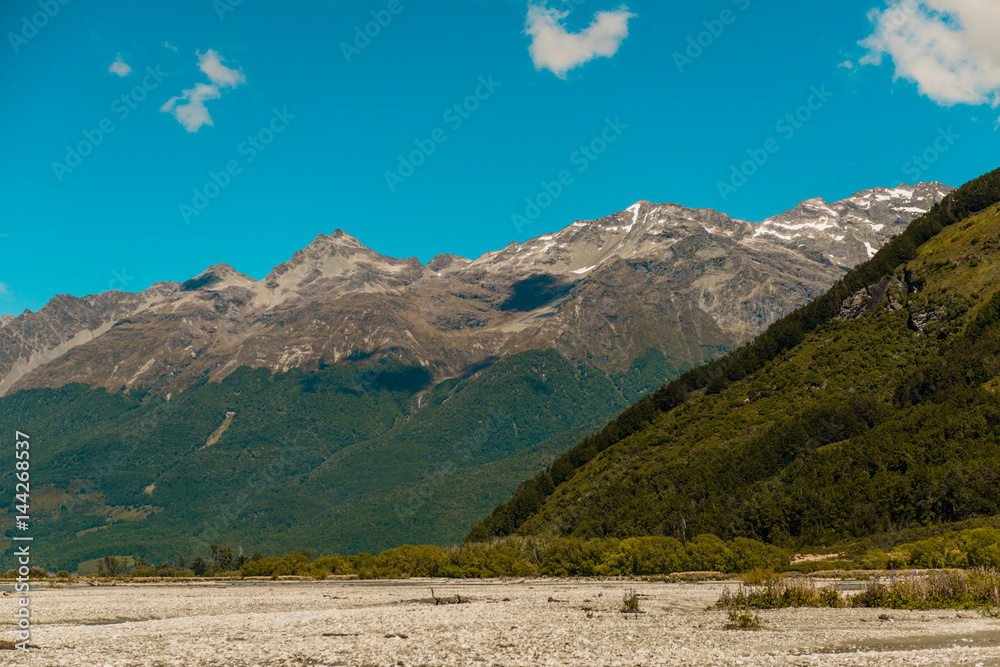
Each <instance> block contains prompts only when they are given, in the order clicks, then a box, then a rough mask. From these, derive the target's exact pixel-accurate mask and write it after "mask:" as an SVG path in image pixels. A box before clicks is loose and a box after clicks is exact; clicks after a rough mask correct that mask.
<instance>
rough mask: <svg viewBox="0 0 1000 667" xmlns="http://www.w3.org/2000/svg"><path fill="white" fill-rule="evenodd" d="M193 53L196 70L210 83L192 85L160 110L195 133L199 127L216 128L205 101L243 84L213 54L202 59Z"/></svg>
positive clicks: (238, 75)
mask: <svg viewBox="0 0 1000 667" xmlns="http://www.w3.org/2000/svg"><path fill="white" fill-rule="evenodd" d="M196 53H197V55H198V68H199V69H200V70H201V71H202V72H204V73H205V75H206V76H207V77H208V80H209V81H211V83H199V84H195V87H194V88H191V89H189V90H185V91H182V92H181V94H180V95H179V96H177V97H172V98H170V99H169V100H167V102H166V104H164V105H163V106H162V107H160V111H165V112H167V113H172V114H173V115H174V118H176V119H177V121H178V122H179V123H180V124H181V125H183V126H184V129H185V130H187V131H188V132H197V131H198V130H199V129H200V128H201V126H202V125H211V126H214V125H215V123H213V122H212V116H211V115H210V114H209V113H208V109H207V108H206V107H205V100H215V99H218V98H220V97H222V91H221V90H220V89H221V88H236V87H238V86H240V85H242V84H244V83H246V76H245V75H244V74H243V72H242V71H241V70H238V69H232V68H229V67H226V66H225V65H223V64H222V63H223V61H224V60H225V59H224V58H222V57H221V56H219V54H218V53H217V52H215V51H214V50H212V49H209V50H208V51H206V52H205V54H204V55H202V54H201V53H200V52H196Z"/></svg>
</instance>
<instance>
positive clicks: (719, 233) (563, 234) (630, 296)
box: [0, 183, 952, 395]
mask: <svg viewBox="0 0 1000 667" xmlns="http://www.w3.org/2000/svg"><path fill="white" fill-rule="evenodd" d="M951 190H952V188H949V187H946V186H943V185H941V184H938V183H922V184H919V185H916V186H913V187H908V186H903V187H900V188H896V189H894V190H888V189H884V188H877V189H874V190H866V191H863V192H861V193H858V194H857V195H854V196H853V197H850V198H849V199H846V200H843V201H840V202H835V203H833V204H826V203H825V202H823V201H822V200H820V199H812V200H807V201H804V202H802V203H801V204H800V205H799V206H798V207H797V208H795V209H793V210H791V211H787V212H786V213H784V214H782V215H778V216H775V217H773V218H768V219H767V220H765V221H763V222H761V223H752V222H747V221H744V220H737V219H733V218H730V217H729V216H727V215H725V214H723V213H719V212H717V211H713V210H709V209H689V208H685V207H682V206H679V205H677V204H652V203H650V202H646V201H641V202H638V203H636V204H634V205H633V206H630V207H629V208H628V209H626V210H625V211H622V212H620V213H616V214H614V215H611V216H608V217H605V218H601V219H599V220H592V221H580V222H575V223H573V224H572V225H570V226H568V227H566V228H564V229H562V230H560V231H558V232H554V233H552V234H546V235H543V236H539V237H537V238H534V239H531V240H529V241H526V242H525V243H512V244H510V245H509V246H507V247H506V248H504V249H502V250H498V251H495V252H489V253H486V254H485V255H483V256H482V257H480V258H478V259H476V260H474V261H472V260H468V259H465V258H462V257H456V256H454V255H438V256H437V257H435V258H434V259H433V260H431V262H429V263H428V264H427V265H426V266H424V265H422V264H421V263H420V262H419V261H418V260H417V259H416V258H411V259H396V258H392V257H386V256H384V255H380V254H378V253H377V252H375V251H373V250H371V249H370V248H367V247H365V246H364V245H362V244H361V243H360V242H359V241H358V240H357V239H355V238H354V237H352V236H350V235H349V234H347V233H345V232H343V231H341V230H337V231H336V232H334V234H332V235H322V234H321V235H319V236H317V237H316V239H315V240H313V242H312V243H310V244H309V246H307V247H306V248H304V249H303V250H300V251H298V252H297V253H295V255H294V256H293V257H292V258H291V259H290V260H289V261H287V262H285V263H282V264H279V265H278V266H276V267H275V268H274V269H273V270H272V271H271V272H270V273H269V274H268V275H267V276H265V277H264V278H263V279H262V280H259V281H258V280H254V279H253V278H251V277H248V276H245V275H243V274H241V273H239V272H237V271H236V270H235V269H233V268H232V267H231V266H228V265H225V264H219V265H216V266H213V267H210V268H209V269H207V270H206V271H204V272H202V273H201V274H200V275H198V276H196V277H194V278H192V279H191V280H188V281H186V282H184V283H183V284H180V285H178V284H176V283H157V284H156V285H154V286H153V287H151V288H150V289H148V290H146V291H144V292H140V293H137V294H124V293H121V292H107V293H105V294H100V295H96V296H90V297H84V298H76V297H69V296H59V297H55V298H54V299H53V300H52V301H50V302H49V303H48V304H47V305H46V306H45V307H44V308H42V309H41V310H40V311H39V312H37V313H30V312H26V313H23V314H22V315H19V316H18V317H16V318H10V316H5V317H4V318H3V319H0V395H3V394H6V393H9V392H11V391H16V390H19V389H26V388H31V387H56V386H60V385H63V384H66V383H69V382H83V383H87V384H90V385H92V386H103V387H106V388H108V389H113V390H116V389H118V388H120V387H122V386H123V385H124V386H126V387H132V386H145V387H150V388H153V389H155V390H157V391H160V392H162V393H167V392H176V391H179V390H182V389H183V388H184V387H186V386H189V385H190V384H192V383H193V382H195V381H197V380H198V379H200V378H203V377H205V376H208V377H210V378H211V379H215V380H218V379H221V378H223V377H225V376H226V375H228V374H229V373H231V372H232V371H234V370H236V369H237V368H239V367H240V366H250V367H255V368H259V367H266V368H270V369H272V370H274V371H287V370H289V369H290V368H294V367H300V368H306V369H312V368H315V367H317V365H318V364H320V363H334V362H336V361H339V360H342V359H344V358H346V357H351V356H352V355H358V354H363V355H370V356H374V357H379V356H385V355H395V356H398V357H400V358H401V359H402V360H403V361H404V362H407V363H416V364H420V365H422V366H424V367H426V368H428V369H429V370H430V371H431V372H432V373H433V374H434V375H435V377H436V378H438V379H440V378H444V377H451V376H458V375H461V374H463V373H466V372H468V370H469V369H473V368H477V367H480V366H481V365H482V364H484V363H488V362H489V361H490V360H493V359H497V358H502V357H504V356H506V355H509V354H513V353H516V352H521V351H525V350H530V349H547V348H555V349H557V350H558V351H559V352H561V353H562V354H564V355H565V356H567V357H568V358H570V359H574V360H580V361H587V362H588V363H592V364H596V365H598V366H601V367H603V368H605V369H610V368H612V367H618V368H620V367H623V366H627V365H628V364H629V362H630V361H631V360H632V359H633V358H635V357H636V356H637V355H638V354H640V353H642V352H643V351H645V350H646V349H648V348H650V347H653V348H657V349H659V350H661V351H662V352H663V353H664V354H665V355H666V356H667V357H668V358H669V359H670V360H671V361H672V362H674V363H675V364H676V365H677V366H680V365H682V364H697V363H700V362H702V361H704V360H706V359H709V358H713V357H715V356H718V355H719V354H720V353H721V352H723V351H724V350H726V349H729V348H732V347H734V346H736V345H738V344H741V343H743V342H745V341H747V340H749V339H750V338H752V337H753V336H754V335H756V334H757V333H759V332H761V331H763V330H764V329H765V328H766V327H767V326H768V325H769V324H771V323H772V322H773V321H775V320H776V319H778V318H779V317H781V316H782V315H784V314H785V313H787V312H789V311H791V310H792V309H794V308H796V307H798V306H801V305H802V304H804V303H806V302H808V301H810V300H811V299H813V298H815V297H816V296H818V295H819V294H821V293H823V292H824V291H825V290H826V289H827V288H828V287H829V286H830V285H831V284H833V282H835V281H836V280H837V279H839V278H840V277H842V276H843V275H844V273H846V271H847V270H848V269H849V268H851V267H853V266H854V265H856V264H858V263H860V262H862V261H864V260H866V259H868V258H869V257H870V256H871V255H872V254H874V252H875V251H876V250H877V249H878V248H880V247H881V246H882V245H883V244H884V243H885V242H886V241H887V240H888V239H889V238H891V237H892V236H893V235H895V234H897V233H899V232H900V231H902V230H903V229H904V228H905V227H906V225H907V224H909V223H910V222H911V221H912V220H913V219H915V218H916V217H918V216H919V215H920V214H921V213H923V212H925V211H927V210H929V209H930V208H931V207H932V206H933V205H934V204H935V203H936V202H938V201H940V200H941V199H942V198H943V197H944V196H945V195H946V194H947V193H948V192H950V191H951ZM887 294H891V289H889V288H888V287H887ZM871 296H872V295H868V297H866V298H868V299H869V301H870V300H871ZM866 303H867V302H866ZM859 307H863V306H860V305H859Z"/></svg>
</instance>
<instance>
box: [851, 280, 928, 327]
mask: <svg viewBox="0 0 1000 667" xmlns="http://www.w3.org/2000/svg"><path fill="white" fill-rule="evenodd" d="M910 291H911V290H910V289H909V288H908V286H907V285H906V284H905V283H904V282H903V281H902V280H900V279H899V278H896V277H895V276H893V277H892V278H883V279H882V280H880V281H878V282H877V283H875V284H874V285H870V286H868V287H865V288H864V289H860V290H858V291H857V292H855V293H854V294H852V295H851V296H850V297H849V298H848V299H847V300H845V301H844V305H843V306H842V307H841V309H840V314H839V315H837V319H838V320H856V319H858V318H859V317H861V316H862V315H865V314H867V313H872V312H875V311H876V310H878V308H879V307H880V306H881V305H882V304H883V303H886V302H888V303H889V306H888V308H889V311H890V312H896V311H897V310H899V309H901V308H903V306H904V301H903V297H904V296H905V295H906V294H908V293H909V292H910Z"/></svg>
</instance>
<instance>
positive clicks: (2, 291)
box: [0, 283, 10, 295]
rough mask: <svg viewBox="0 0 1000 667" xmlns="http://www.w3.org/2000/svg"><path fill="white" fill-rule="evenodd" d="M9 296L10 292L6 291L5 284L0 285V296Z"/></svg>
mask: <svg viewBox="0 0 1000 667" xmlns="http://www.w3.org/2000/svg"><path fill="white" fill-rule="evenodd" d="M4 294H10V290H9V289H7V283H0V295H4Z"/></svg>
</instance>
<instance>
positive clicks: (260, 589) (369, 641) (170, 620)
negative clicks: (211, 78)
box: [0, 579, 1000, 667]
mask: <svg viewBox="0 0 1000 667" xmlns="http://www.w3.org/2000/svg"><path fill="white" fill-rule="evenodd" d="M726 586H727V584H725V583H719V582H710V583H686V584H674V583H671V584H664V583H650V582H644V581H634V582H628V581H587V580H524V581H517V582H512V581H507V582H501V581H496V580H486V581H479V580H476V581H468V582H464V581H455V580H427V579H422V580H418V579H411V580H407V581H379V582H362V581H336V582H330V581H326V582H314V583H291V582H255V583H238V582H237V583H209V584H199V585H141V584H134V585H127V584H126V585H121V584H119V585H118V586H115V587H100V588H91V587H83V588H63V589H51V588H50V589H46V590H39V591H33V594H32V601H31V605H32V619H33V624H34V635H33V637H32V644H34V645H36V646H37V647H38V648H36V649H34V650H32V652H31V654H30V657H27V659H26V656H24V655H23V654H19V655H13V652H8V651H2V652H0V664H30V665H32V666H33V667H43V666H50V665H67V666H68V665H74V666H75V665H97V664H99V665H111V666H115V667H122V666H126V665H127V666H132V665H186V666H194V667H207V666H216V665H219V666H221V665H226V666H233V667H240V666H249V665H352V666H353V665H407V666H418V665H490V666H492V665H504V666H507V665H567V666H568V665H573V666H577V665H588V666H590V665H771V664H794V665H809V664H813V665H914V664H933V665H941V664H968V665H981V666H982V667H990V666H994V667H996V666H1000V621H998V620H996V619H992V618H987V617H983V616H979V615H977V614H974V613H964V614H956V612H955V611H954V610H937V611H925V612H920V611H891V612H889V614H888V615H890V616H891V617H892V620H880V619H879V616H880V613H881V610H878V609H785V610H778V611H764V612H761V617H762V618H763V620H764V623H765V629H763V630H760V631H756V632H748V631H738V630H725V629H724V628H723V626H724V625H725V623H726V622H727V616H726V613H725V612H722V611H708V608H709V607H710V606H711V605H713V604H714V603H715V601H716V600H718V598H719V596H720V594H721V593H722V591H723V590H724V589H725V588H726ZM729 587H730V588H732V587H733V584H729ZM431 588H433V589H434V594H435V596H437V597H438V598H451V599H454V598H455V596H457V595H460V596H461V597H462V598H463V599H468V600H471V602H469V603H468V604H449V605H440V606H437V605H435V604H434V599H433V598H432V597H431ZM633 588H634V589H635V591H636V592H638V593H640V594H641V595H643V596H645V597H642V598H640V608H641V610H643V611H644V612H645V613H641V614H638V615H628V616H626V615H625V614H622V613H621V612H620V611H619V608H620V607H621V605H622V599H623V596H624V595H625V592H626V591H627V590H628V589H633ZM0 600H2V603H0V607H2V609H0V618H3V619H8V620H5V621H3V624H2V627H0V632H2V633H3V637H4V638H7V637H10V636H11V635H12V626H11V621H10V620H9V619H12V618H13V616H12V614H13V610H14V605H15V604H16V602H15V600H14V598H13V597H4V598H0ZM588 610H589V611H588Z"/></svg>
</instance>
